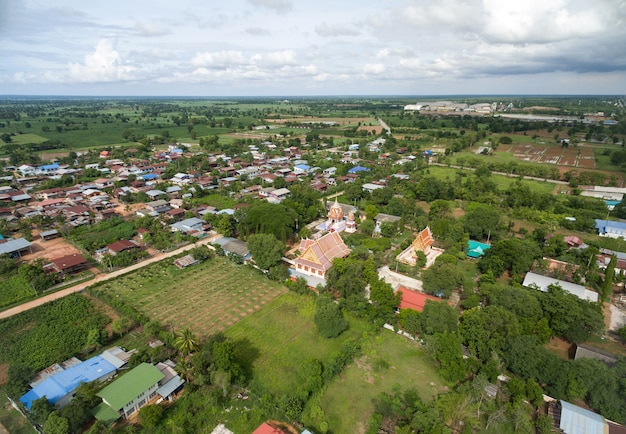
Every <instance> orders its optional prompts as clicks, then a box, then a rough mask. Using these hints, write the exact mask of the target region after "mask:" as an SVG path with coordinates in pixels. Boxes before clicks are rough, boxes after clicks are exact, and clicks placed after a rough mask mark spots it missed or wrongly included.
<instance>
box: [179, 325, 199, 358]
mask: <svg viewBox="0 0 626 434" xmlns="http://www.w3.org/2000/svg"><path fill="white" fill-rule="evenodd" d="M174 345H175V346H176V348H177V349H178V351H179V352H181V353H183V354H185V355H190V354H191V353H193V352H194V351H197V350H198V344H197V342H196V336H195V335H194V334H193V332H192V331H191V330H189V329H188V328H184V329H182V330H181V331H180V333H179V334H178V336H177V337H176V339H175V340H174Z"/></svg>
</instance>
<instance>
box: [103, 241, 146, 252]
mask: <svg viewBox="0 0 626 434" xmlns="http://www.w3.org/2000/svg"><path fill="white" fill-rule="evenodd" d="M135 247H139V246H138V245H137V243H134V242H132V241H130V240H120V241H116V242H114V243H112V244H109V245H108V246H107V249H109V250H110V251H112V252H116V253H119V252H122V251H124V250H126V249H133V248H135Z"/></svg>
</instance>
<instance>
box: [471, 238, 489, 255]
mask: <svg viewBox="0 0 626 434" xmlns="http://www.w3.org/2000/svg"><path fill="white" fill-rule="evenodd" d="M490 248H491V245H489V244H487V243H479V242H478V241H473V240H469V241H468V242H467V256H469V257H470V258H480V257H481V256H483V255H484V254H485V251H486V250H487V249H490Z"/></svg>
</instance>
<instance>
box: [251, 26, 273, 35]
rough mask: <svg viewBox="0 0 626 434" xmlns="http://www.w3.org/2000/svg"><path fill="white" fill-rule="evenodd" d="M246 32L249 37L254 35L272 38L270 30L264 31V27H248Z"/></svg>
mask: <svg viewBox="0 0 626 434" xmlns="http://www.w3.org/2000/svg"><path fill="white" fill-rule="evenodd" d="M245 32H246V33H247V34H248V35H252V36H270V35H271V33H270V31H269V30H267V29H264V28H262V27H248V28H246V30H245Z"/></svg>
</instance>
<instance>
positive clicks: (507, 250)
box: [478, 238, 541, 277]
mask: <svg viewBox="0 0 626 434" xmlns="http://www.w3.org/2000/svg"><path fill="white" fill-rule="evenodd" d="M540 257H541V250H540V249H539V247H537V245H536V244H535V243H533V242H532V241H530V240H520V239H518V238H511V239H508V240H502V241H497V242H496V243H494V244H493V245H492V246H491V248H490V249H488V250H487V251H486V252H485V256H483V258H482V259H481V260H480V262H479V263H478V267H479V268H480V271H481V272H482V273H487V272H489V271H491V272H492V273H493V275H494V276H495V277H500V276H501V275H502V273H504V271H505V270H509V271H510V272H511V274H513V275H518V276H520V275H522V274H524V273H526V272H528V270H530V267H531V266H532V264H533V262H534V260H535V259H539V258H540Z"/></svg>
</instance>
